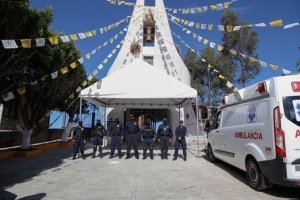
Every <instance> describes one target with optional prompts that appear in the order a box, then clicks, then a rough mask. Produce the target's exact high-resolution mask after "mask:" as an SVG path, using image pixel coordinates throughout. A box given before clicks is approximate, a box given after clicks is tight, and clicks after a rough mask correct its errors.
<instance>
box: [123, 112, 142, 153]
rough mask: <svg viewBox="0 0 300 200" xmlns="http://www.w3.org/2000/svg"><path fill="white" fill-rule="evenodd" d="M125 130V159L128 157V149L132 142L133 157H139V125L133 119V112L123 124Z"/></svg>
mask: <svg viewBox="0 0 300 200" xmlns="http://www.w3.org/2000/svg"><path fill="white" fill-rule="evenodd" d="M125 130H126V132H127V134H128V135H127V156H126V158H125V159H128V158H130V150H131V146H132V144H133V147H134V154H135V158H136V159H139V152H138V136H139V133H140V126H139V124H138V123H137V122H136V121H134V116H133V114H131V115H130V117H129V122H127V123H126V125H125Z"/></svg>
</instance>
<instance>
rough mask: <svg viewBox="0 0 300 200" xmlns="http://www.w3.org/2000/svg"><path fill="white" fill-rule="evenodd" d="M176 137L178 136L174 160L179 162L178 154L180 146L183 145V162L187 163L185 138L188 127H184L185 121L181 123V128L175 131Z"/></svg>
mask: <svg viewBox="0 0 300 200" xmlns="http://www.w3.org/2000/svg"><path fill="white" fill-rule="evenodd" d="M175 136H176V141H175V144H174V146H175V153H174V158H173V160H177V153H178V149H179V146H180V145H181V148H182V151H183V160H184V161H186V141H185V136H186V127H185V126H183V121H182V120H180V121H179V126H178V127H177V128H176V130H175Z"/></svg>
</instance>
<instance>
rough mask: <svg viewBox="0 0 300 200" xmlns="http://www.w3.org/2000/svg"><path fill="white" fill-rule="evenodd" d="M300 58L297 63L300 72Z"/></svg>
mask: <svg viewBox="0 0 300 200" xmlns="http://www.w3.org/2000/svg"><path fill="white" fill-rule="evenodd" d="M299 67H300V58H298V60H297V63H296V68H297V70H298V71H299V72H300V68H299Z"/></svg>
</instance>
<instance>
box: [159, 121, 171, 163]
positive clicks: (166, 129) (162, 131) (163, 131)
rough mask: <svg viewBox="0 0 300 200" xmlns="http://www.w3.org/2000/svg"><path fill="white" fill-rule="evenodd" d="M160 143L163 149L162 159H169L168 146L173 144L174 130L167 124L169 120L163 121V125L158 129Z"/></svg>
mask: <svg viewBox="0 0 300 200" xmlns="http://www.w3.org/2000/svg"><path fill="white" fill-rule="evenodd" d="M157 134H158V142H160V148H161V159H162V160H163V159H166V160H167V159H168V146H169V143H171V142H172V138H173V130H172V128H171V126H170V125H169V124H168V123H167V119H166V118H164V119H163V124H161V125H160V126H159V127H158V129H157Z"/></svg>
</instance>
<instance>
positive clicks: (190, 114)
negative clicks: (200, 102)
mask: <svg viewBox="0 0 300 200" xmlns="http://www.w3.org/2000/svg"><path fill="white" fill-rule="evenodd" d="M183 108H184V120H183V121H184V125H185V127H186V129H187V134H186V135H187V137H191V136H197V118H196V116H195V113H194V110H193V107H192V102H191V100H190V99H187V100H186V101H185V102H184V103H183ZM198 131H199V135H203V133H202V132H201V130H200V128H199V129H198Z"/></svg>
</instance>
